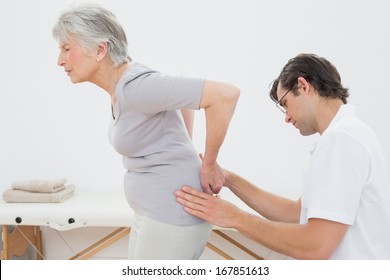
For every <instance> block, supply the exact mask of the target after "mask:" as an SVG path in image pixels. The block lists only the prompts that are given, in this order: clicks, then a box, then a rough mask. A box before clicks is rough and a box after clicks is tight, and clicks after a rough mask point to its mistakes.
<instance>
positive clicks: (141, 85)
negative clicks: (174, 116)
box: [123, 72, 204, 113]
mask: <svg viewBox="0 0 390 280" xmlns="http://www.w3.org/2000/svg"><path fill="white" fill-rule="evenodd" d="M203 86H204V79H200V78H192V77H183V76H174V75H165V74H161V73H158V72H155V73H150V74H145V75H142V76H140V77H138V78H137V79H135V80H133V81H130V82H129V83H127V84H125V85H124V88H123V93H124V96H125V98H126V101H127V102H128V103H129V104H131V106H132V107H133V109H136V110H138V111H140V112H143V113H158V112H162V111H170V110H178V109H184V108H188V109H195V110H198V109H199V106H200V100H201V98H202V93H203Z"/></svg>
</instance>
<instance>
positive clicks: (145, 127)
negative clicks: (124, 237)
mask: <svg viewBox="0 0 390 280" xmlns="http://www.w3.org/2000/svg"><path fill="white" fill-rule="evenodd" d="M52 33H53V36H54V38H55V39H56V40H57V41H58V42H59V48H60V54H59V57H58V65H59V66H61V67H63V68H64V70H65V72H66V73H67V75H68V76H69V78H70V80H71V81H72V82H73V83H82V82H91V83H94V84H96V85H97V86H99V87H100V88H102V89H103V90H105V91H106V92H107V93H108V94H109V96H110V100H111V104H110V105H111V109H112V117H111V122H110V128H109V139H110V142H111V144H112V145H113V147H114V148H115V150H116V151H117V152H118V153H120V154H121V155H122V156H123V163H124V166H125V168H126V169H127V172H126V173H125V178H124V193H125V195H126V199H127V201H128V203H129V205H130V207H131V208H132V209H133V210H134V212H135V216H134V220H133V224H132V230H131V234H130V238H129V259H198V258H199V257H200V255H201V254H202V252H203V250H204V248H205V245H206V242H207V239H208V237H209V234H210V231H211V225H210V224H208V223H206V222H205V221H203V220H201V219H198V218H195V217H193V216H191V215H189V214H187V213H186V212H185V211H184V210H183V207H182V206H181V205H179V204H178V203H177V202H176V200H175V196H174V192H175V191H176V190H178V189H180V188H181V186H182V185H191V186H195V187H196V188H197V189H198V190H203V191H204V192H206V193H208V194H210V195H212V194H215V193H218V192H219V191H220V189H221V188H222V186H223V184H224V181H225V177H224V174H223V172H222V171H221V169H220V168H219V166H218V164H217V163H216V160H217V156H218V152H219V149H220V147H221V145H222V143H223V140H224V138H225V135H226V132H227V129H228V126H229V123H230V120H231V117H232V115H233V113H234V110H235V107H236V103H237V101H238V97H239V94H240V92H239V90H238V89H237V88H236V87H234V86H232V85H230V84H228V83H224V82H217V81H211V80H207V79H201V78H190V77H183V76H176V75H167V74H163V73H160V72H158V71H156V70H153V69H150V68H149V67H147V66H145V65H143V64H141V63H138V62H133V61H132V60H131V58H130V57H129V55H128V46H127V39H126V34H125V32H124V30H123V28H122V27H121V25H120V23H119V22H118V20H117V18H116V17H115V15H114V14H113V13H112V12H110V11H108V10H107V9H105V8H103V7H102V6H100V5H97V4H83V5H79V6H76V7H73V8H71V9H69V10H67V11H65V12H63V13H62V14H61V15H60V17H59V19H58V21H57V23H56V24H55V26H54V27H53V32H52ZM200 108H203V109H204V111H205V117H206V118H205V119H206V143H205V151H204V156H203V160H202V161H201V160H200V158H199V156H198V152H197V151H196V149H195V148H194V146H193V144H192V142H191V135H192V122H193V109H196V110H198V109H200Z"/></svg>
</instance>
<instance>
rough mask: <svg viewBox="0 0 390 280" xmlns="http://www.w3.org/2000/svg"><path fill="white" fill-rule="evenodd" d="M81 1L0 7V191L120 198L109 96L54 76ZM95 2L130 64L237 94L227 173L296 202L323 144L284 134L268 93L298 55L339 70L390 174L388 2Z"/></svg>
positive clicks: (38, 0)
mask: <svg viewBox="0 0 390 280" xmlns="http://www.w3.org/2000/svg"><path fill="white" fill-rule="evenodd" d="M74 2H81V1H51V0H35V1H28V0H14V1H3V2H2V4H0V34H1V44H0V55H1V60H0V61H1V68H0V69H1V70H0V71H1V75H0V82H1V83H0V86H1V91H0V96H1V99H0V133H1V137H0V190H4V189H6V188H8V187H9V186H10V184H11V183H12V182H13V181H15V180H22V179H50V178H58V177H65V178H67V179H68V181H69V182H71V183H74V184H75V185H76V186H77V188H78V189H91V190H92V189H121V188H122V177H123V173H124V168H123V167H122V162H121V157H120V156H118V155H117V154H116V153H115V151H114V150H113V149H112V148H111V146H110V144H109V142H108V139H107V128H108V120H109V117H110V100H109V98H108V95H107V94H106V93H105V92H103V91H102V90H100V89H99V88H97V87H96V86H94V85H90V84H79V85H74V84H72V83H71V82H70V81H69V78H68V77H67V76H66V74H65V72H64V71H63V69H62V68H60V67H58V66H57V65H56V60H57V55H58V45H57V42H56V41H54V40H53V39H52V37H51V28H52V26H53V24H54V22H55V21H56V19H57V17H58V14H59V12H60V11H61V10H63V9H64V8H66V7H68V5H69V4H70V3H74ZM98 2H100V3H102V4H104V5H105V6H106V7H107V8H109V9H110V10H112V11H113V12H114V13H115V14H116V15H117V16H118V18H119V20H120V21H121V22H122V24H123V26H124V28H125V29H126V31H127V34H128V40H129V45H130V54H131V56H132V57H133V59H134V60H136V61H139V62H142V63H144V64H147V65H149V66H150V67H152V68H155V69H157V70H160V71H163V72H167V73H172V74H184V75H191V76H201V77H207V78H209V79H217V80H226V81H229V82H231V83H233V84H235V85H237V86H238V87H240V88H241V92H242V94H241V99H240V101H239V105H238V107H237V110H236V114H235V116H234V119H233V121H232V124H231V127H230V130H229V133H228V135H227V139H226V141H225V143H224V146H223V148H222V149H221V152H220V157H219V162H220V164H221V165H222V166H224V167H226V168H228V169H232V170H234V171H236V172H237V173H239V174H241V175H243V176H245V177H247V178H248V179H249V180H251V181H252V182H254V183H256V184H258V185H259V186H262V187H264V188H266V189H268V190H270V191H274V192H276V193H279V194H281V195H284V196H287V197H291V198H297V197H298V196H299V193H300V191H301V182H302V176H301V175H302V169H303V167H304V165H305V164H306V162H307V160H308V150H309V149H310V147H311V145H312V143H313V142H314V141H315V140H316V138H317V136H311V137H306V138H304V137H302V136H301V135H300V134H299V133H298V132H297V131H296V130H295V129H294V128H293V127H292V126H291V125H286V124H285V123H284V118H283V115H282V114H281V113H280V112H279V111H278V110H277V109H276V108H275V105H274V104H273V103H272V102H271V100H270V99H269V97H268V89H269V84H270V82H271V81H272V80H273V79H274V78H275V77H276V76H277V75H278V74H279V72H280V70H281V68H282V67H283V66H284V64H285V63H286V62H287V60H288V59H289V58H291V57H293V56H295V55H297V54H298V53H302V52H312V53H317V54H319V55H321V56H324V57H326V58H328V59H329V60H330V61H331V62H333V63H334V64H335V65H336V66H337V67H338V69H339V71H340V73H341V76H342V79H343V83H344V85H345V86H346V87H349V88H350V94H351V97H350V103H351V104H355V105H356V106H357V108H358V112H359V115H360V116H361V118H362V119H364V120H365V121H366V122H367V123H368V124H369V125H371V126H372V127H373V129H374V130H375V131H376V132H377V134H378V137H379V139H380V141H381V143H382V144H383V147H384V152H385V155H386V158H387V161H388V162H389V166H390V135H389V124H388V120H389V116H388V110H389V106H390V105H389V104H390V95H389V92H388V91H389V86H388V79H389V77H390V67H389V65H390V38H389V28H390V17H389V16H388V15H389V12H390V2H389V1H386V0H371V1H363V0H345V1H339V0H330V1H313V0H297V1H292V0H275V1H257V0H252V1H250V0H240V1H238V0H236V1H227V0H218V1H210V0H197V1H186V0H164V1H158V0H138V1H119V0H105V1H98ZM196 122H197V123H196V127H195V139H194V142H195V145H196V146H197V148H198V149H199V151H200V152H201V151H202V149H203V142H204V117H203V112H202V111H200V112H197V114H196ZM388 171H390V167H389V168H388ZM389 173H390V172H389ZM224 195H225V197H226V198H228V199H230V200H232V201H234V202H236V203H238V204H240V202H239V201H237V200H236V199H235V198H234V197H233V196H232V195H231V194H230V193H227V192H225V193H224ZM240 205H241V204H240ZM241 206H242V205H241ZM242 207H243V206H242Z"/></svg>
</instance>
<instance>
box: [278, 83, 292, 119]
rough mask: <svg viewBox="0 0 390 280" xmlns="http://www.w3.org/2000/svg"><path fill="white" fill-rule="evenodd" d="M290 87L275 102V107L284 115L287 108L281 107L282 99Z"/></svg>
mask: <svg viewBox="0 0 390 280" xmlns="http://www.w3.org/2000/svg"><path fill="white" fill-rule="evenodd" d="M292 89H293V87H291V88H290V89H289V90H288V91H286V93H285V94H283V96H282V98H280V100H279V101H278V102H276V103H275V105H276V107H277V108H278V109H279V110H280V111H281V112H282V113H283V114H285V115H286V114H287V110H286V109H285V108H284V107H283V105H282V100H283V98H284V97H285V96H286V95H287V93H289V92H290V91H291V90H292Z"/></svg>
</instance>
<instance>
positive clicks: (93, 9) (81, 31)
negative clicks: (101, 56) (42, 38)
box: [52, 3, 131, 67]
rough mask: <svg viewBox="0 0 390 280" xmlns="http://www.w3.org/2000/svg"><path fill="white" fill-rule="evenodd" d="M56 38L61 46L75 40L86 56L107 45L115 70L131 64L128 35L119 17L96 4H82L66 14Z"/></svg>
mask: <svg viewBox="0 0 390 280" xmlns="http://www.w3.org/2000/svg"><path fill="white" fill-rule="evenodd" d="M52 34H53V37H54V38H55V39H56V40H57V41H58V42H60V43H63V42H67V41H69V37H70V36H72V37H74V38H75V39H76V40H77V42H78V43H79V44H80V45H81V46H82V47H83V48H84V50H85V51H86V53H92V52H93V51H95V50H96V49H97V47H98V46H99V44H101V43H107V45H108V56H109V58H110V59H111V61H112V63H113V66H114V67H118V66H120V65H122V64H123V63H126V62H130V61H131V58H130V56H129V55H128V45H127V38H126V34H125V32H124V30H123V28H122V26H121V25H120V23H119V22H118V20H117V18H116V16H115V15H114V14H113V13H112V12H110V11H108V10H107V9H105V8H103V7H101V6H100V5H98V4H96V3H86V4H81V5H78V6H74V7H72V8H70V9H69V10H66V11H64V12H63V13H62V14H61V15H60V17H59V19H58V21H57V23H56V24H55V25H54V27H53V30H52Z"/></svg>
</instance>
